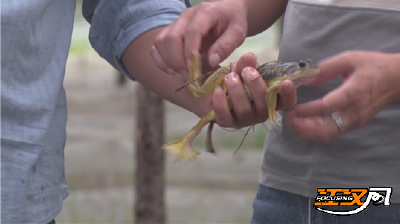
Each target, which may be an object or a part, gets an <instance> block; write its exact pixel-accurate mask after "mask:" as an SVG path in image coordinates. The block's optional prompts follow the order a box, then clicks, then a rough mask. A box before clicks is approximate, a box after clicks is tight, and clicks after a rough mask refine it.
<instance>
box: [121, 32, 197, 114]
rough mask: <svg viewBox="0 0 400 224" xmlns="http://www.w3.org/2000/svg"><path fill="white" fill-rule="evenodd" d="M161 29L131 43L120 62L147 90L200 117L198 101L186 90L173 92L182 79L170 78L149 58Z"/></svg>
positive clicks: (170, 76) (179, 77)
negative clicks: (151, 48)
mask: <svg viewBox="0 0 400 224" xmlns="http://www.w3.org/2000/svg"><path fill="white" fill-rule="evenodd" d="M162 29H163V28H155V29H152V30H150V31H148V32H146V33H144V34H142V35H141V36H139V37H138V38H136V39H135V40H134V41H132V43H131V44H130V45H129V46H128V47H127V49H126V50H125V52H124V54H123V55H122V58H121V61H122V63H123V65H124V66H125V68H126V69H127V71H128V72H129V74H131V75H132V76H133V77H134V78H135V79H136V80H137V81H138V82H140V83H142V84H143V85H144V86H146V87H147V88H148V89H150V90H151V91H153V92H155V93H156V94H158V95H160V96H161V97H163V98H164V99H166V100H168V101H170V102H172V103H174V104H177V105H178V106H181V107H183V108H184V109H186V110H189V111H191V112H194V113H196V114H197V115H198V116H201V114H199V113H200V112H199V111H198V109H197V106H198V105H199V104H200V100H199V99H198V98H196V97H194V96H193V94H192V93H191V92H190V91H189V90H188V89H187V88H184V89H182V90H181V91H179V92H176V93H175V92H174V90H175V89H176V88H177V87H179V86H180V85H182V84H184V83H185V80H184V78H183V77H182V76H180V75H175V76H172V75H169V74H167V73H164V72H163V71H161V70H159V69H158V68H157V65H156V64H155V63H154V61H153V59H152V58H151V56H150V53H149V52H150V47H151V46H152V45H153V42H154V39H155V37H156V36H157V34H158V33H159V32H160V31H161V30H162Z"/></svg>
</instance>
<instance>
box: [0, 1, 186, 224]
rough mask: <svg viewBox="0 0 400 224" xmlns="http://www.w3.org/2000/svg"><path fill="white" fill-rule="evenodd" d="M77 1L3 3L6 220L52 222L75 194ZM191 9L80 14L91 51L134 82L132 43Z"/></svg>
mask: <svg viewBox="0 0 400 224" xmlns="http://www.w3.org/2000/svg"><path fill="white" fill-rule="evenodd" d="M186 3H187V4H188V1H187V2H186ZM75 4H76V2H75V0H35V1H21V0H7V1H2V3H1V50H2V52H1V53H2V54H1V182H2V185H1V223H47V222H49V221H51V220H52V219H54V218H55V217H56V216H57V214H58V213H59V212H60V211H61V208H62V203H63V200H64V199H65V198H66V197H67V196H68V194H69V193H68V186H67V182H66V180H65V172H64V145H65V139H66V121H67V105H66V93H65V91H64V88H63V79H64V73H65V65H66V61H67V57H68V51H69V47H70V42H71V35H72V28H73V20H74V13H75ZM185 8H186V6H185V1H184V0H118V1H115V0H112V1H111V0H108V1H106V0H103V1H100V0H84V3H83V9H82V12H83V15H84V17H85V18H86V20H87V21H88V22H89V23H91V29H90V37H89V39H90V42H91V44H92V46H93V48H94V49H95V50H96V51H97V52H98V53H99V55H100V56H101V57H103V58H104V59H106V60H107V61H108V62H109V63H110V64H111V65H112V66H114V67H115V68H116V69H118V70H120V71H122V72H124V73H125V74H127V75H128V77H131V76H129V74H128V73H127V72H126V70H125V69H124V67H123V65H122V64H121V62H120V57H121V55H122V53H123V52H124V50H125V49H126V47H127V46H128V45H129V43H130V42H132V40H134V39H135V38H136V37H138V36H139V35H141V34H142V33H144V32H146V31H148V30H150V29H153V28H156V27H159V26H164V25H168V24H170V23H171V22H172V21H173V20H174V19H176V18H177V17H178V16H179V15H180V13H181V12H182V11H183V10H184V9H185Z"/></svg>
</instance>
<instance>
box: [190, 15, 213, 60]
mask: <svg viewBox="0 0 400 224" xmlns="http://www.w3.org/2000/svg"><path fill="white" fill-rule="evenodd" d="M191 20H192V22H191V24H190V26H188V27H187V28H186V32H185V34H184V43H185V44H184V55H185V59H186V62H187V65H188V67H190V65H191V61H192V54H193V53H195V54H199V51H200V48H201V45H202V40H203V38H205V37H206V36H207V34H208V33H209V32H210V30H211V29H212V28H213V27H214V26H215V24H216V23H217V16H216V15H215V14H208V15H207V16H204V15H203V14H198V13H196V14H195V15H194V16H193V17H192V18H191ZM212 67H214V66H212Z"/></svg>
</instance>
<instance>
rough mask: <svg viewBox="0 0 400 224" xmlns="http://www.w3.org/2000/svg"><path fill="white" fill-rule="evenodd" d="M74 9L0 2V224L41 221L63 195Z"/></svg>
mask: <svg viewBox="0 0 400 224" xmlns="http://www.w3.org/2000/svg"><path fill="white" fill-rule="evenodd" d="M75 4H76V3H75V0H35V1H20V0H7V1H2V3H1V178H2V181H1V182H2V185H1V196H2V197H1V199H2V202H1V203H2V204H1V210H2V211H1V217H2V220H1V221H2V223H26V222H29V223H32V222H38V223H39V222H48V221H50V220H51V219H52V218H54V217H55V215H56V214H57V213H58V212H59V211H60V209H61V205H62V201H63V199H64V198H65V197H66V196H67V194H68V190H67V185H66V181H65V177H64V155H63V148H64V144H65V136H66V131H65V126H66V119H67V108H66V97H65V92H64V88H63V85H62V84H63V78H64V72H65V64H66V60H67V56H68V51H69V47H70V40H71V34H72V27H73V19H74V12H75ZM50 218H51V219H50Z"/></svg>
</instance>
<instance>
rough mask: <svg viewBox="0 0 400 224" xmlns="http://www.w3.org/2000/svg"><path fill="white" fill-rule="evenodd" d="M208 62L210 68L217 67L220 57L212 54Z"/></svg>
mask: <svg viewBox="0 0 400 224" xmlns="http://www.w3.org/2000/svg"><path fill="white" fill-rule="evenodd" d="M209 61H210V65H211V66H212V67H215V66H217V65H218V64H219V63H220V62H221V57H220V56H219V54H218V53H213V54H212V55H211V56H210V58H209Z"/></svg>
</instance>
